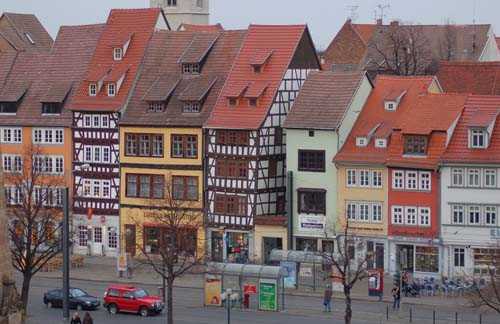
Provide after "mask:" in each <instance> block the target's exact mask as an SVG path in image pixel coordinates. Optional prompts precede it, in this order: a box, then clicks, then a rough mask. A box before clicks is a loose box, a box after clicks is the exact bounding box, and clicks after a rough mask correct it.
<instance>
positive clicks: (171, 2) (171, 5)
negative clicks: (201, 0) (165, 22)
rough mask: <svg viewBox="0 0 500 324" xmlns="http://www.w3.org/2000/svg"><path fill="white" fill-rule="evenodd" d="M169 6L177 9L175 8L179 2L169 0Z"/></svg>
mask: <svg viewBox="0 0 500 324" xmlns="http://www.w3.org/2000/svg"><path fill="white" fill-rule="evenodd" d="M167 6H168V7H175V6H177V0H167Z"/></svg>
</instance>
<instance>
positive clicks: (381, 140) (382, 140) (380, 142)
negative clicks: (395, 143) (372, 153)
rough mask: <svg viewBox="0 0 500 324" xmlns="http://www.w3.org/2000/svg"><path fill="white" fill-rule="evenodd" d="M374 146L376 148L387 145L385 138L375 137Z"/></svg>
mask: <svg viewBox="0 0 500 324" xmlns="http://www.w3.org/2000/svg"><path fill="white" fill-rule="evenodd" d="M375 147H376V148H386V147H387V140H386V139H385V138H377V139H375Z"/></svg>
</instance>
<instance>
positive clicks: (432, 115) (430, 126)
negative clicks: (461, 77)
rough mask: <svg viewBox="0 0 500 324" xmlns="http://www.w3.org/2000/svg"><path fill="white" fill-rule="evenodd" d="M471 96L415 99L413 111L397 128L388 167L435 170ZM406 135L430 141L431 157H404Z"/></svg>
mask: <svg viewBox="0 0 500 324" xmlns="http://www.w3.org/2000/svg"><path fill="white" fill-rule="evenodd" d="M466 100H467V95H464V94H425V95H421V96H417V97H414V100H413V102H412V103H410V105H411V107H410V109H408V110H407V112H406V113H405V114H404V115H401V116H400V117H399V119H398V120H397V122H396V123H395V126H394V135H393V136H392V137H391V142H390V145H389V156H388V158H387V165H388V166H396V167H419V168H431V169H435V168H437V166H438V163H439V160H440V158H441V156H442V154H443V153H444V151H445V149H446V145H447V143H448V140H449V139H448V136H449V134H448V131H449V132H450V133H452V132H453V126H454V123H455V122H456V121H457V120H458V118H459V116H460V114H461V113H462V110H463V109H464V106H465V102H466ZM405 135H422V136H426V138H427V154H426V155H425V156H411V155H405V154H404V153H403V149H404V136H405Z"/></svg>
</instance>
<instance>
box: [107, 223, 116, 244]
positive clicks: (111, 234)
mask: <svg viewBox="0 0 500 324" xmlns="http://www.w3.org/2000/svg"><path fill="white" fill-rule="evenodd" d="M108 247H109V248H110V249H116V248H117V247H118V233H117V230H116V227H112V226H110V227H108Z"/></svg>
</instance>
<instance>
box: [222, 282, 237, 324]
mask: <svg viewBox="0 0 500 324" xmlns="http://www.w3.org/2000/svg"><path fill="white" fill-rule="evenodd" d="M220 297H221V300H223V301H225V302H226V309H227V324H231V308H232V307H233V306H234V304H233V303H234V302H235V301H236V300H238V298H239V295H238V294H237V293H233V290H232V289H231V288H227V289H226V291H225V292H223V293H222V294H221V295H220Z"/></svg>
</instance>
